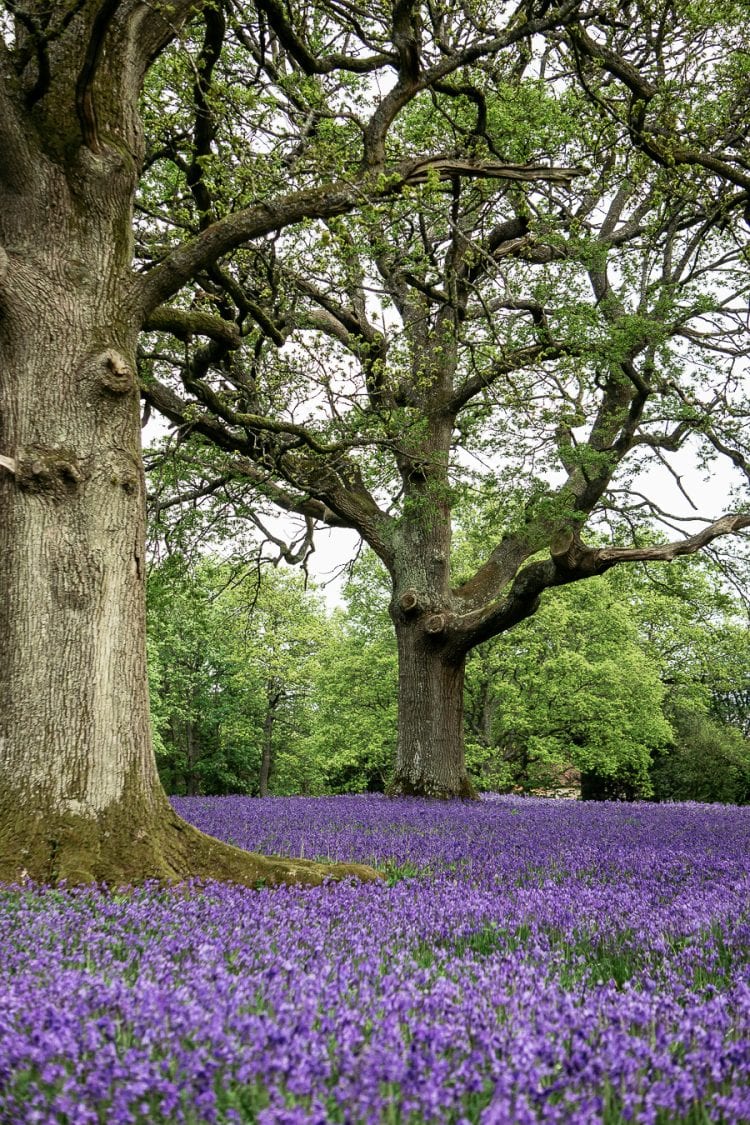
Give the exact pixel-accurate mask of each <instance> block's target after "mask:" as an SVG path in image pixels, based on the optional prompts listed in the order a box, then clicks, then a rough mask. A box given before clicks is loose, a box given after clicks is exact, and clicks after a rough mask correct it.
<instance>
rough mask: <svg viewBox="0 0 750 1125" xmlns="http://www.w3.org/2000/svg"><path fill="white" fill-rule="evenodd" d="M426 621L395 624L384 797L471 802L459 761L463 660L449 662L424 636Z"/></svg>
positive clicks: (430, 637) (471, 790)
mask: <svg viewBox="0 0 750 1125" xmlns="http://www.w3.org/2000/svg"><path fill="white" fill-rule="evenodd" d="M431 620H432V616H431V615H427V616H426V617H423V618H422V619H421V620H419V621H416V622H411V621H409V620H406V621H399V622H397V623H396V637H397V641H398V667H399V674H398V742H397V746H396V763H395V769H394V777H393V782H392V783H391V786H390V790H389V791H390V792H391V793H392V794H394V795H396V794H398V795H403V796H413V795H415V796H420V797H439V798H443V799H444V798H450V797H469V798H471V797H475V796H476V793H475V791H474V787H473V786H472V784H471V782H470V780H469V777H468V774H467V772H466V762H465V758H464V721H463V720H464V671H465V661H464V658H463V657H459V658H458V659H451V658H450V657H449V656H447V655H446V654H445V652H444V650H443V645H442V644H441V641H440V639H439V638H437V639H436V638H435V637H434V636H433V635H432V634H430V632H429V631H428V629H429V623H430V621H431Z"/></svg>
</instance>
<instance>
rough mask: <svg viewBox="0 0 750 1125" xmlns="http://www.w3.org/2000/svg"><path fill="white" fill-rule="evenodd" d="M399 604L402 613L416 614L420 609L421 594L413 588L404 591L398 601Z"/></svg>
mask: <svg viewBox="0 0 750 1125" xmlns="http://www.w3.org/2000/svg"><path fill="white" fill-rule="evenodd" d="M398 604H399V609H400V610H401V612H402V613H414V612H416V610H418V609H419V608H420V600H419V594H418V593H417V591H416V590H415V589H413V588H410V589H408V590H404V592H403V594H402V595H401V597H400V598H399V599H398Z"/></svg>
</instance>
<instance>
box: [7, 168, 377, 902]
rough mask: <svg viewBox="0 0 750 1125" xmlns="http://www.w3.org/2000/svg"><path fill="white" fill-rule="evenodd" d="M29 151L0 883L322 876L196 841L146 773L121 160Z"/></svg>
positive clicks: (19, 257)
mask: <svg viewBox="0 0 750 1125" xmlns="http://www.w3.org/2000/svg"><path fill="white" fill-rule="evenodd" d="M33 156H34V161H33V165H30V166H29V167H28V168H18V169H16V172H17V175H15V176H13V177H10V176H7V175H1V176H0V248H1V250H2V252H1V253H0V583H1V584H2V596H0V654H1V657H0V879H6V880H18V879H24V878H25V877H26V876H29V877H31V878H33V879H35V880H40V881H45V882H48V881H57V880H59V879H63V878H64V879H67V880H69V881H71V882H86V881H91V880H107V881H114V882H130V881H131V880H133V879H142V878H146V877H151V876H153V877H163V878H181V877H185V876H188V875H204V876H215V877H217V878H229V879H235V880H236V881H238V882H244V883H251V884H252V883H254V882H256V881H257V880H258V879H264V880H267V881H272V882H280V881H302V882H319V881H320V880H321V878H322V877H323V875H324V874H326V870H325V868H324V867H321V866H320V865H315V864H309V863H307V864H305V863H301V862H299V861H283V860H270V859H266V858H264V857H262V856H250V855H248V854H246V853H243V852H241V851H240V850H239V849H235V848H231V847H230V846H229V845H225V844H222V843H220V842H219V841H215V840H212V839H211V838H210V837H206V836H203V835H202V834H201V833H199V832H197V831H196V830H195V829H193V828H191V827H190V826H189V825H187V824H185V823H184V822H183V821H181V820H180V819H179V818H178V817H177V816H176V815H175V814H174V812H173V811H172V809H171V806H170V805H169V803H168V801H167V799H166V796H165V795H164V792H163V790H162V788H161V785H160V784H159V780H158V776H157V771H156V764H155V759H154V755H153V751H152V747H151V736H150V729H149V727H150V725H149V707H148V693H147V679H146V658H145V652H146V650H145V609H144V606H145V595H144V523H145V518H144V513H145V490H144V480H143V472H142V460H141V451H140V426H139V392H138V384H137V379H136V368H135V347H136V335H137V330H138V328H139V327H140V326H139V324H137V323H135V318H133V320H132V321H131V320H129V319H128V311H127V308H126V292H127V288H128V285H129V282H130V262H131V256H132V247H131V242H130V234H129V232H130V230H131V221H132V214H131V209H132V196H133V190H134V184H135V171H134V167H133V160H132V158H130V157H128V156H123V155H121V153H120V150H119V149H113V148H110V149H106V150H105V152H104V154H103V155H99V156H97V155H95V154H93V153H92V152H90V151H89V150H88V149H85V148H79V150H78V153H77V155H76V156H73V157H70V156H69V155H60V156H54V154H53V156H50V155H49V153H48V152H47V151H46V150H45V151H42V150H41V148H40V149H39V150H37V151H35V152H34V154H33ZM19 185H21V186H22V190H21V189H20V188H19ZM350 870H352V871H356V873H357V874H361V875H362V876H363V877H367V876H368V870H367V869H365V868H360V869H356V867H352V868H351V869H350ZM333 873H334V874H335V872H333ZM340 873H341V874H344V873H346V868H345V867H343V866H342V868H341V869H340ZM369 874H372V873H369Z"/></svg>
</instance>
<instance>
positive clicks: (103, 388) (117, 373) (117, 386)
mask: <svg viewBox="0 0 750 1125" xmlns="http://www.w3.org/2000/svg"><path fill="white" fill-rule="evenodd" d="M80 373H81V375H83V376H84V377H86V376H89V377H90V378H92V380H93V382H94V385H95V387H96V388H97V390H99V391H100V392H103V393H104V394H110V395H125V394H127V393H128V392H129V391H134V390H135V388H136V385H137V382H136V376H135V371H134V370H133V367H132V366H131V365H130V363H128V361H127V360H126V359H125V357H124V356H122V355H120V353H119V352H116V351H114V350H112V349H110V350H108V351H106V352H100V353H99V354H98V355H95V356H90V357H89V358H88V359H87V360H85V361H84V363H83V365H82V368H81V372H80Z"/></svg>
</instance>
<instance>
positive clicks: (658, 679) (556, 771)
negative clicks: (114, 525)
mask: <svg viewBox="0 0 750 1125" xmlns="http://www.w3.org/2000/svg"><path fill="white" fill-rule="evenodd" d="M475 530H476V529H475ZM471 554H472V543H471V535H466V534H464V535H462V536H460V542H459V555H460V556H461V557H463V559H464V562H465V564H466V565H469V564H470V561H471ZM148 589H149V669H150V683H151V699H152V712H153V726H154V739H155V745H156V750H157V761H158V764H159V771H160V774H161V777H162V781H163V782H164V784H165V787H166V788H167V790H168V791H169V792H172V793H177V794H229V793H244V794H250V795H266V794H270V795H286V794H297V793H302V794H309V795H315V794H324V793H346V792H361V791H364V790H369V791H382V790H384V789H387V787H388V783H389V780H390V778H391V776H392V769H393V756H394V753H395V747H396V739H397V680H398V667H397V653H396V646H395V641H394V638H393V630H392V628H391V624H390V620H389V617H388V588H387V581H386V577H385V575H384V574H383V573H382V571H381V569H380V567H379V564H378V563H377V560H375V559H374V557H373V556H372V555H363V556H361V557H360V558H359V560H358V561H357V562H356V564H355V565H354V566H353V567H352V569H351V572H350V576H349V579H348V581H347V582H346V584H345V586H344V604H343V605H342V606H338V607H336V608H334V609H331V608H329V607H328V606H327V604H326V600H325V598H324V597H323V593H322V591H321V590H319V589H316V588H315V587H314V585H313V584H311V583H308V582H306V578H305V576H304V575H303V574H302V573H300V572H299V570H295V569H292V568H289V567H284V566H281V567H278V568H273V567H263V568H262V569H259V568H258V567H257V565H256V564H255V563H254V562H245V563H242V562H238V561H237V560H236V559H232V560H230V561H227V560H226V559H225V560H223V561H222V558H221V557H220V556H219V555H218V554H215V553H213V554H206V555H202V556H201V555H197V556H196V555H190V554H185V553H183V552H181V551H174V552H172V553H166V554H162V557H161V559H160V561H159V562H157V563H155V564H154V565H153V567H152V570H151V574H150V578H149V584H148ZM465 735H466V748H467V766H468V770H469V775H470V777H471V779H472V781H473V783H474V784H475V786H476V787H477V789H479V790H482V789H484V790H496V791H497V790H499V791H511V790H515V791H519V790H520V791H524V792H533V791H539V790H544V791H546V792H550V793H554V792H556V791H565V790H566V789H568V790H570V789H571V788H575V787H576V786H577V785H578V784H579V783H582V792H583V796H584V797H594V798H616V799H633V798H655V799H657V800H696V801H723V802H733V803H740V804H741V803H746V802H748V801H750V738H749V737H748V736H750V636H749V635H748V630H747V624H746V615H745V611H744V607H743V605H742V603H741V600H740V599H739V597H737V596H735V594H734V593H733V591H732V589H731V587H730V586H728V585H727V583H726V582H725V580H724V577H723V574H722V572H721V570H720V569H719V568H718V567H717V565H716V563H715V562H713V561H712V560H711V559H708V558H705V557H704V556H698V557H690V558H686V559H683V560H679V561H676V562H675V563H674V564H673V565H672V566H671V567H668V568H665V567H658V566H654V565H651V566H649V565H642V566H639V567H637V568H623V569H619V570H616V571H612V572H610V573H608V574H606V575H604V576H602V577H600V578H595V579H592V580H591V581H589V582H586V583H581V584H578V585H575V586H571V587H566V588H564V589H562V590H556V591H552V592H550V593H549V594H548V595H547V596H546V598H545V599H544V601H543V603H542V606H541V607H540V609H539V610H538V612H537V613H536V615H535V616H534V617H533V618H530V619H529V620H527V621H525V622H522V623H521V624H520V625H519V626H517V627H516V628H515V629H514V630H513V631H512V632H510V633H508V634H504V635H502V636H499V637H496V638H493V640H491V641H489V642H488V643H487V644H485V645H483V646H482V647H481V648H478V649H477V650H476V651H475V652H474V653H473V654H472V657H471V659H470V661H469V664H468V668H467V679H466V698H465Z"/></svg>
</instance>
